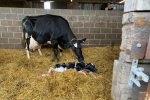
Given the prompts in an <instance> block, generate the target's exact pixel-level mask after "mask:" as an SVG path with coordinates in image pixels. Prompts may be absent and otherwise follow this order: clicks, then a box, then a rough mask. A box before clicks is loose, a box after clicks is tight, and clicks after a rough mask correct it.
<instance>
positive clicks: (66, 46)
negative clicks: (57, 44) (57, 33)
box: [63, 43, 71, 49]
mask: <svg viewBox="0 0 150 100" xmlns="http://www.w3.org/2000/svg"><path fill="white" fill-rule="evenodd" d="M70 47H71V44H70V43H66V44H65V45H64V47H63V49H68V48H70Z"/></svg>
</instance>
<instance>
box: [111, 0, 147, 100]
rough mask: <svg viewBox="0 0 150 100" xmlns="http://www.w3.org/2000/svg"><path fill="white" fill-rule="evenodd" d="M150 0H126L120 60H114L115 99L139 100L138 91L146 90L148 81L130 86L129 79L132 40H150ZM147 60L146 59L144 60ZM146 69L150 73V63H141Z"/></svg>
mask: <svg viewBox="0 0 150 100" xmlns="http://www.w3.org/2000/svg"><path fill="white" fill-rule="evenodd" d="M149 5H150V1H149V0H126V1H125V6H124V7H125V8H124V12H125V13H124V15H123V18H122V24H123V27H122V43H121V47H120V49H121V52H120V57H119V60H116V61H115V62H114V67H113V80H112V91H111V95H112V97H113V99H114V100H137V99H138V93H139V92H142V91H144V90H145V91H146V89H147V83H144V82H140V83H141V87H137V86H136V85H135V84H134V86H133V88H128V87H127V85H128V80H129V75H130V70H131V64H132V59H130V52H131V47H132V41H134V40H138V41H148V39H149V34H150V18H149V16H150V12H149V11H150V6H149ZM144 62H145V61H144ZM148 62H149V61H148ZM138 66H140V67H143V68H144V69H145V71H144V73H145V74H147V75H148V76H149V75H150V67H149V66H150V64H139V65H138Z"/></svg>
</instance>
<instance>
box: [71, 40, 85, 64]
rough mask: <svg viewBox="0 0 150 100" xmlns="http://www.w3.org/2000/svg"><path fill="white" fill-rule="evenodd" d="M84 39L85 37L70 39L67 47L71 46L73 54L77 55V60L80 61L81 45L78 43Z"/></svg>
mask: <svg viewBox="0 0 150 100" xmlns="http://www.w3.org/2000/svg"><path fill="white" fill-rule="evenodd" d="M85 40H86V38H84V39H82V40H77V39H72V40H71V42H70V44H69V47H71V48H72V50H73V51H74V53H75V55H76V56H77V57H78V61H79V62H82V61H83V60H84V58H83V55H82V50H81V49H82V46H81V45H80V44H81V43H83V42H84V41H85Z"/></svg>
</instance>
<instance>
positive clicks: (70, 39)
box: [68, 33, 76, 42]
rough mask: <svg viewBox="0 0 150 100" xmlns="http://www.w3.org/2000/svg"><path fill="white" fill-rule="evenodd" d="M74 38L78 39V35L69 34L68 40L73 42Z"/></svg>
mask: <svg viewBox="0 0 150 100" xmlns="http://www.w3.org/2000/svg"><path fill="white" fill-rule="evenodd" d="M73 39H76V37H75V36H74V34H73V33H72V34H68V41H69V42H71V41H72V40H73Z"/></svg>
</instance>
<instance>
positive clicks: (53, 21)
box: [33, 15, 71, 44]
mask: <svg viewBox="0 0 150 100" xmlns="http://www.w3.org/2000/svg"><path fill="white" fill-rule="evenodd" d="M33 30H34V33H33V37H34V38H35V39H36V40H37V42H40V44H43V43H46V42H47V41H51V40H56V39H58V38H59V37H61V36H63V35H66V34H67V33H68V32H70V31H71V29H70V27H69V24H68V22H67V20H65V19H64V18H62V17H61V16H55V15H45V16H42V17H40V18H38V19H37V20H36V22H35V26H34V29H33ZM41 39H44V40H42V41H39V40H41Z"/></svg>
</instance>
